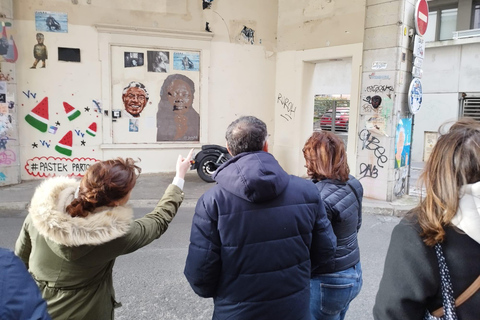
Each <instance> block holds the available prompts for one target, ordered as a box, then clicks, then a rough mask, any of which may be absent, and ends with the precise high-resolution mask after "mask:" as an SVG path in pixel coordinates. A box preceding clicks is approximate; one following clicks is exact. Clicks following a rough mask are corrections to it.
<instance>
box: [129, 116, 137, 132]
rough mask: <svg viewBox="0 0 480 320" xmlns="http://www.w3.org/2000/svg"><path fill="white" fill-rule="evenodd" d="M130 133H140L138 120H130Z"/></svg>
mask: <svg viewBox="0 0 480 320" xmlns="http://www.w3.org/2000/svg"><path fill="white" fill-rule="evenodd" d="M128 120H129V121H128V131H129V132H138V119H128Z"/></svg>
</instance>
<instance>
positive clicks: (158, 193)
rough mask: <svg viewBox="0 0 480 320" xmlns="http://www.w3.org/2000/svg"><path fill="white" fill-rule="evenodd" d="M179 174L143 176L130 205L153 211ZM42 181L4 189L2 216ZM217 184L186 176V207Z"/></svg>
mask: <svg viewBox="0 0 480 320" xmlns="http://www.w3.org/2000/svg"><path fill="white" fill-rule="evenodd" d="M174 175H175V173H174V172H172V173H153V174H141V175H140V177H139V178H138V180H137V184H136V186H135V188H133V191H132V195H131V197H130V204H131V205H132V206H133V207H139V208H145V207H147V208H153V207H155V205H156V204H157V202H158V200H160V198H161V197H162V195H163V192H164V191H165V189H166V188H167V186H168V185H169V184H170V183H171V182H172V180H173V177H174ZM41 181H42V180H29V181H23V182H21V183H19V184H16V185H11V186H3V187H0V215H1V214H2V211H5V210H24V209H26V208H28V205H29V203H30V199H31V198H32V196H33V193H34V191H35V188H36V187H37V186H38V185H39V184H40V183H41ZM214 185H215V184H214V183H206V182H204V181H203V180H201V179H200V178H199V177H198V175H197V173H196V172H195V171H189V172H187V175H186V176H185V187H184V191H185V200H184V201H183V204H182V207H194V206H195V204H196V202H197V200H198V198H199V197H200V196H201V195H202V194H203V193H204V192H205V191H207V190H208V189H209V188H211V187H212V186H214ZM418 201H419V198H418V197H416V196H408V195H405V196H403V197H402V198H400V199H398V200H395V201H393V202H387V201H381V200H375V199H368V198H364V199H363V213H365V214H378V215H389V216H399V217H400V216H403V215H404V214H405V213H406V212H408V211H409V210H410V209H412V208H413V207H415V206H416V205H417V203H418Z"/></svg>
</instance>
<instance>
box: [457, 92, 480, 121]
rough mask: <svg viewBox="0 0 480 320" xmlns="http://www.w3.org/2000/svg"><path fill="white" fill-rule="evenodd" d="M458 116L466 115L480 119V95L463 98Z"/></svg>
mask: <svg viewBox="0 0 480 320" xmlns="http://www.w3.org/2000/svg"><path fill="white" fill-rule="evenodd" d="M460 117H468V118H473V119H475V120H477V121H480V97H475V98H474V97H472V98H465V99H463V101H462V108H461V110H460Z"/></svg>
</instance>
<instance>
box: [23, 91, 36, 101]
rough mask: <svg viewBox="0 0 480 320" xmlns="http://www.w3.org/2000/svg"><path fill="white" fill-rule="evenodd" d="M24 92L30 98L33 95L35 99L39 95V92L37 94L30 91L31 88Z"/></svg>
mask: <svg viewBox="0 0 480 320" xmlns="http://www.w3.org/2000/svg"><path fill="white" fill-rule="evenodd" d="M22 92H23V94H24V95H25V96H26V97H27V98H29V99H30V97H32V98H34V99H35V98H36V97H37V94H36V93H33V92H30V90H28V91H27V92H25V91H22Z"/></svg>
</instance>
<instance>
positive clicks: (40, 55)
mask: <svg viewBox="0 0 480 320" xmlns="http://www.w3.org/2000/svg"><path fill="white" fill-rule="evenodd" d="M36 38H37V44H36V45H34V46H33V57H34V58H35V61H33V65H32V66H31V67H30V69H36V68H37V64H38V62H39V61H42V68H45V67H46V62H45V60H47V59H48V53H47V46H45V45H44V44H43V42H44V41H45V36H44V35H43V33H37V35H36Z"/></svg>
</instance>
